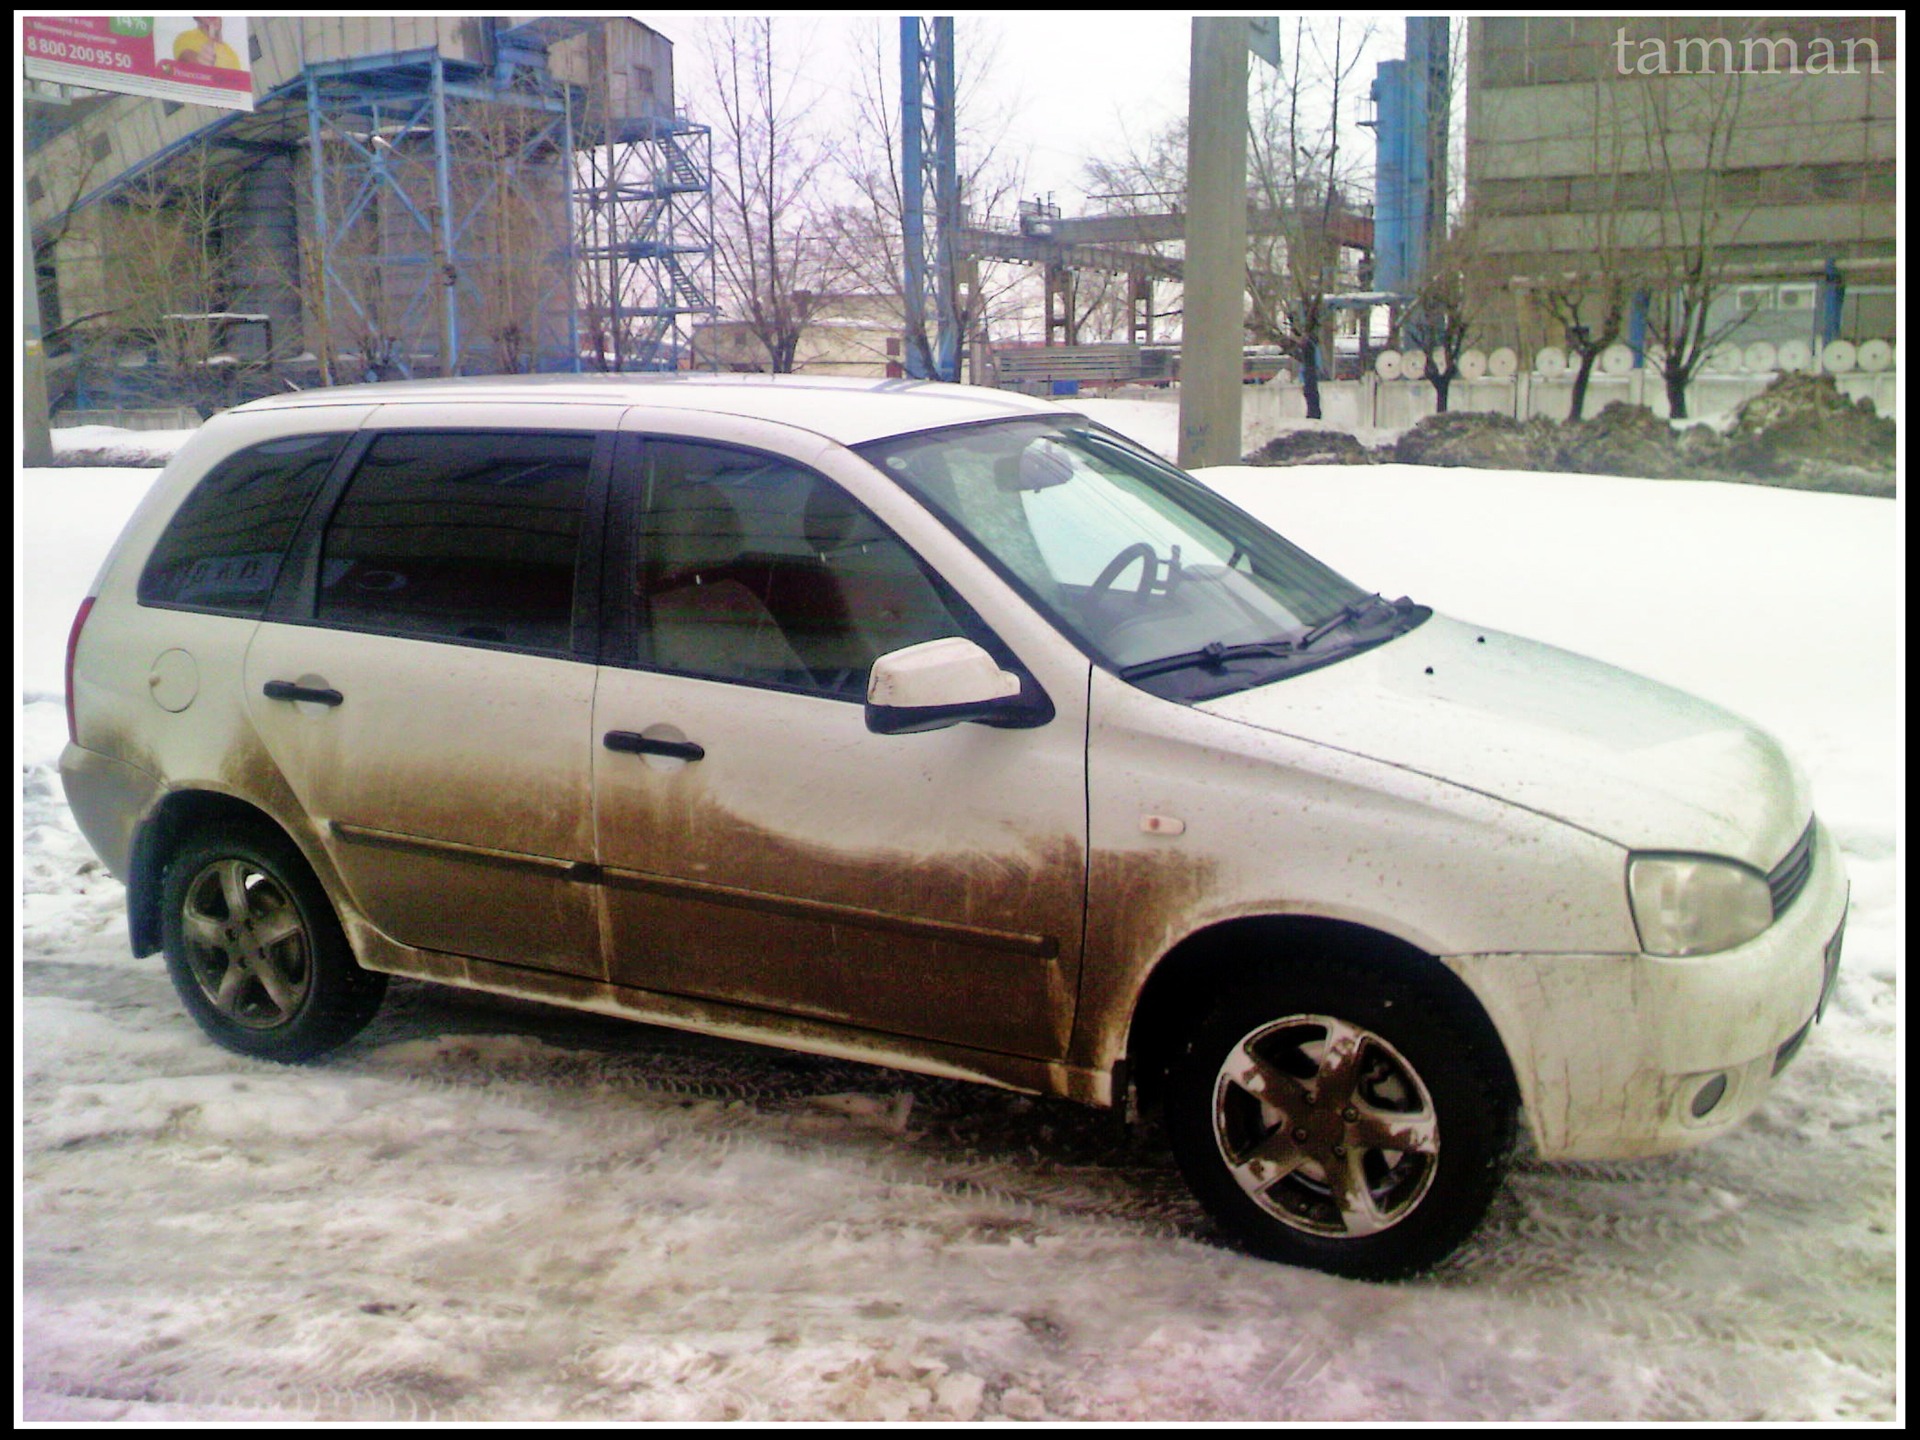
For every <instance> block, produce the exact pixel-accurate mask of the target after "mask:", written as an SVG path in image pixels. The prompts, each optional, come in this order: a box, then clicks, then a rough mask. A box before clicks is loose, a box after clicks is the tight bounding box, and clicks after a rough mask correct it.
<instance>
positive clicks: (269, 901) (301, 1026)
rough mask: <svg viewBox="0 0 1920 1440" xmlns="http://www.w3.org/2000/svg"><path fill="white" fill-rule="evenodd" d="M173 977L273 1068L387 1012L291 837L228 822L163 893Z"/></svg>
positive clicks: (381, 984) (183, 853) (168, 879)
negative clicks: (276, 1062) (271, 1062)
mask: <svg viewBox="0 0 1920 1440" xmlns="http://www.w3.org/2000/svg"><path fill="white" fill-rule="evenodd" d="M160 904H161V912H160V913H161V926H162V934H163V938H164V940H165V943H166V953H167V970H168V973H169V974H170V975H171V976H172V979H173V986H174V989H175V990H176V991H177V992H178V993H179V995H180V999H181V1001H182V1003H183V1004H185V1006H186V1008H187V1013H188V1014H190V1015H192V1016H193V1018H194V1020H195V1021H196V1022H198V1024H199V1026H200V1028H201V1029H202V1030H204V1031H206V1032H207V1034H208V1035H209V1036H210V1037H212V1038H213V1039H214V1040H216V1041H218V1042H219V1043H220V1044H222V1045H224V1046H226V1047H227V1048H228V1049H229V1050H237V1051H239V1052H240V1053H241V1054H243V1055H252V1056H255V1057H257V1058H260V1059H263V1060H282V1061H299V1060H310V1059H313V1058H314V1057H316V1056H319V1055H323V1054H325V1053H326V1052H327V1051H329V1050H332V1049H334V1048H335V1047H336V1046H339V1045H341V1044H343V1043H345V1042H346V1041H347V1040H349V1039H351V1038H352V1037H353V1036H354V1035H356V1034H357V1033H359V1031H360V1030H361V1028H362V1027H363V1026H365V1025H366V1023H367V1021H369V1020H371V1019H372V1018H373V1015H374V1012H375V1011H376V1010H378V1009H379V1008H380V1001H381V998H382V997H383V996H384V995H385V993H386V986H387V977H386V976H384V975H380V974H376V973H374V972H372V971H369V970H363V969H361V968H360V964H359V962H358V961H357V960H355V959H354V957H353V951H352V949H351V947H350V946H349V945H348V944H347V938H346V935H345V934H344V933H343V932H342V931H341V929H340V922H339V920H338V918H337V917H336V916H335V915H334V912H333V906H332V905H331V904H330V903H329V902H328V900H327V897H326V893H325V891H323V890H322V889H321V887H320V882H319V881H318V880H316V879H315V878H314V876H313V872H312V870H310V869H309V868H308V866H307V863H306V861H305V860H304V859H303V858H301V856H300V853H299V852H298V851H297V850H295V849H294V848H293V846H292V844H291V843H290V842H288V841H287V840H286V839H285V838H284V837H283V836H280V835H278V834H275V833H273V832H271V831H269V830H267V829H266V828H265V827H255V826H247V825H232V824H228V825H221V826H217V827H214V828H211V829H208V830H203V831H200V832H198V833H196V834H194V835H191V836H189V837H188V838H187V839H186V841H185V842H184V843H183V844H182V845H181V847H180V848H179V849H178V850H177V851H176V852H175V853H174V855H173V857H172V858H171V860H170V861H169V862H168V865H167V870H166V874H165V877H164V878H163V879H162V881H161V892H160Z"/></svg>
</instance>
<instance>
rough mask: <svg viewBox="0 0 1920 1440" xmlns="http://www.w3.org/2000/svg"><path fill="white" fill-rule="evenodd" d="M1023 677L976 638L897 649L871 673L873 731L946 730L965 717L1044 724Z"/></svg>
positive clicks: (869, 718) (869, 692)
mask: <svg viewBox="0 0 1920 1440" xmlns="http://www.w3.org/2000/svg"><path fill="white" fill-rule="evenodd" d="M1023 690H1024V686H1023V684H1022V681H1021V679H1020V677H1019V676H1018V675H1016V674H1014V673H1013V672H1012V671H1010V670H1002V669H1001V668H1000V666H999V664H998V663H997V662H996V661H995V660H994V658H993V657H992V656H991V655H989V654H988V653H987V652H986V651H985V650H982V649H981V648H980V647H979V646H978V645H976V644H974V643H973V641H971V640H965V639H962V638H961V637H959V636H957V635H952V636H948V637H947V638H946V639H944V640H928V641H926V642H925V643H924V644H920V645H909V646H907V647H906V648H905V649H903V650H893V651H890V652H888V653H887V654H885V655H882V656H881V657H880V658H879V659H878V660H876V661H874V662H873V669H872V671H871V672H870V673H869V675H868V677H867V729H869V730H871V731H873V732H874V733H875V734H876V735H912V734H916V733H918V732H920V731H922V730H944V729H945V728H946V727H947V726H949V725H958V724H959V723H960V722H961V721H963V720H986V721H999V722H1000V723H1002V724H1007V723H1011V724H1016V725H1017V724H1022V723H1026V724H1043V723H1045V719H1046V718H1049V717H1050V714H1051V709H1052V707H1051V706H1047V707H1046V709H1047V711H1048V716H1040V715H1038V714H1037V713H1036V712H1035V707H1034V706H1033V705H1032V704H1031V703H1030V702H1029V701H1027V700H1026V699H1025V698H1023Z"/></svg>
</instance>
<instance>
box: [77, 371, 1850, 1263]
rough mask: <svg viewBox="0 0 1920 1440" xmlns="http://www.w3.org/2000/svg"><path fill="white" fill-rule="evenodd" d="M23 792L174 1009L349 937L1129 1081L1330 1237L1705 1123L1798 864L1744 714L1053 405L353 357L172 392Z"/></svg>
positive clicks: (1804, 993)
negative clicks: (1313, 541)
mask: <svg viewBox="0 0 1920 1440" xmlns="http://www.w3.org/2000/svg"><path fill="white" fill-rule="evenodd" d="M68 670H69V676H68V694H69V696H70V706H71V724H72V743H71V744H70V745H69V746H68V747H67V749H66V752H65V754H64V756H63V758H62V762H61V769H62V774H63V776H64V778H65V783H66V789H67V794H68V796H69V798H70V800H71V802H72V807H73V813H74V816H75V817H76V819H77V820H78V822H79V824H80V826H81V828H82V829H83V830H84V831H85V833H86V835H87V837H88V839H89V840H90V841H91V842H92V844H93V846H94V848H95V849H96V850H97V851H98V852H99V853H100V855H101V857H102V858H103V859H104V860H105V862H106V863H107V865H108V866H109V867H110V868H111V869H112V870H113V872H114V873H115V874H116V875H119V876H121V877H123V878H124V879H125V880H126V882H127V903H128V909H129V912H130V919H131V929H132V943H133V949H134V952H135V953H136V954H139V955H146V954H151V953H152V952H153V951H155V950H157V949H164V950H165V952H166V957H167V964H168V967H169V970H170V972H171V974H172V977H173V981H174V983H175V985H176V987H177V988H178V990H179V993H180V996H181V999H182V1001H183V1002H184V1003H185V1006H186V1008H187V1010H188V1011H189V1012H190V1013H191V1014H192V1016H193V1017H194V1019H195V1020H196V1021H198V1022H199V1024H200V1025H201V1026H202V1027H204V1028H205V1030H206V1031H207V1033H208V1034H209V1035H210V1036H211V1037H212V1038H213V1039H214V1040H216V1041H218V1042H219V1043H221V1044H223V1045H226V1046H229V1047H231V1048H233V1049H235V1050H238V1051H240V1052H242V1053H244V1054H247V1055H253V1056H259V1057H263V1058H267V1059H273V1060H283V1061H297V1060H305V1059H308V1058H310V1057H313V1056H317V1055H319V1054H321V1053H323V1052H325V1051H327V1050H330V1049H332V1048H333V1047H335V1046H338V1045H340V1044H341V1043H343V1042H344V1041H346V1040H348V1039H349V1038H350V1037H352V1036H353V1035H354V1034H355V1033H356V1032H357V1031H358V1030H359V1029H360V1028H361V1027H362V1026H363V1025H364V1024H365V1023H366V1022H367V1020H368V1019H369V1018H370V1017H371V1016H372V1014H373V1013H374V1011H375V1009H376V1008H377V1007H378V1005H379V1003H380V999H381V995H382V992H383V990H384V987H385V985H386V977H387V976H388V975H407V976H413V977H417V978H420V979H425V980H432V981H438V982H441V983H444V984H449V985H457V986H464V987H469V988H473V989H478V990H487V991H494V992H497V993H501V994H509V995H519V996H528V997H533V998H536V999H540V1000H545V1001H550V1002H553V1003H555V1004H560V1005H570V1006H576V1007H579V1008H581V1009H587V1010H594V1011H599V1012H603V1013H607V1014H616V1015H624V1016H631V1017H633V1018H635V1019H638V1020H645V1021H649V1022H652V1023H655V1024H661V1025H670V1026H680V1027H684V1028H687V1029H692V1030H700V1031H705V1032H709V1033H713V1034H719V1035H730V1036H739V1037H743V1038H750V1039H753V1040H758V1041H762V1042H765V1043H771V1044H776V1045H783V1046H788V1047H791V1048H793V1049H797V1050H806V1051H813V1052H816V1053H821V1054H829V1055H838V1056H851V1057H857V1058H860V1059H865V1060H871V1061H877V1062H880V1063H884V1064H888V1065H894V1066H899V1067H901V1068H904V1069H909V1070H917V1071H923V1072H927V1073H931V1074H939V1075H947V1076H959V1077H963V1078H966V1079H971V1080H978V1081H983V1082H987V1083H991V1084H996V1085H1002V1086H1011V1087H1014V1088H1017V1089H1021V1090H1026V1091H1032V1092H1038V1093H1042V1094H1047V1095H1056V1096H1067V1097H1070V1098H1072V1099H1075V1100H1079V1101H1083V1102H1086V1103H1088V1104H1090V1105H1096V1106H1114V1105H1125V1106H1128V1107H1129V1109H1130V1110H1131V1108H1132V1107H1133V1106H1134V1105H1135V1104H1136V1103H1138V1104H1144V1105H1147V1106H1151V1107H1156V1108H1157V1109H1159V1110H1160V1112H1161V1113H1162V1114H1163V1115H1164V1118H1165V1124H1166V1127H1167V1132H1168V1134H1169V1136H1170V1138H1171V1141H1172V1143H1173V1146H1174V1149H1175V1152H1176V1154H1177V1156H1178V1159H1179V1162H1180V1165H1181V1167H1182V1170H1183V1171H1184V1173H1185V1174H1186V1176H1187V1178H1188V1180H1189V1182H1190V1183H1191V1185H1192V1187H1193V1189H1194V1191H1195V1192H1196V1193H1197V1194H1198V1195H1199V1197H1200V1198H1201V1199H1202V1200H1203V1201H1204V1202H1205V1203H1206V1205H1207V1206H1208V1207H1209V1208H1210V1209H1211V1211H1212V1212H1213V1213H1214V1215H1215V1216H1216V1217H1217V1218H1218V1220H1219V1221H1220V1222H1221V1223H1222V1225H1223V1226H1224V1227H1225V1228H1227V1229H1228V1230H1229V1231H1230V1232H1231V1233H1233V1234H1234V1235H1235V1236H1237V1237H1238V1238H1239V1239H1240V1241H1241V1242H1243V1243H1244V1244H1246V1245H1247V1246H1248V1247H1249V1248H1251V1249H1253V1250H1254V1251H1256V1252H1258V1253H1260V1254H1263V1255H1267V1256H1271V1257H1273V1258H1276V1259H1280V1260H1284V1261H1288V1262H1292V1263H1296V1264H1302V1265H1311V1266H1317V1267H1319V1268H1322V1269H1326V1270H1331V1271H1334V1272H1337V1273H1341V1274H1347V1275H1356V1276H1368V1277H1383V1276H1392V1275H1400V1274H1405V1273H1408V1272H1410V1271H1414V1270H1417V1269H1420V1268H1422V1267H1424V1266H1428V1265H1431V1264H1432V1263H1433V1262H1435V1261H1436V1260H1438V1259H1440V1258H1441V1257H1443V1256H1444V1255H1446V1254H1447V1253H1448V1252H1449V1251H1451V1250H1452V1249H1453V1248H1454V1247H1455V1246H1456V1245H1457V1244H1458V1243H1459V1242H1460V1241H1461V1240H1462V1239H1463V1238H1465V1237H1466V1236H1467V1235H1468V1234H1469V1233H1470V1232H1471V1231H1472V1230H1473V1229H1474V1227H1475V1226H1476V1225H1477V1224H1478V1223H1479V1221H1480V1219H1481V1217H1482V1215H1483V1214H1484V1212H1485V1210H1486V1207H1487V1205H1488V1203H1489V1201H1490V1199H1491V1198H1492V1196H1493V1194H1494V1193H1495V1191H1496V1189H1497V1187H1498V1185H1499V1183H1500V1179H1501V1175H1502V1172H1503V1167H1504V1165H1505V1163H1506V1160H1507V1156H1508V1154H1509V1151H1510V1149H1511V1147H1512V1145H1513V1142H1514V1138H1515V1134H1516V1129H1517V1126H1518V1124H1519V1123H1520V1120H1521V1118H1522V1116H1524V1119H1525V1121H1526V1123H1527V1125H1528V1127H1529V1129H1530V1131H1531V1135H1532V1139H1533V1144H1534V1146H1535V1147H1536V1149H1537V1150H1538V1152H1539V1153H1540V1154H1541V1155H1542V1156H1544V1157H1547V1158H1562V1157H1565V1158H1593V1157H1608V1156H1633V1155H1649V1154H1654V1153H1657V1152H1660V1151H1665V1150H1670V1149H1673V1148H1676V1147H1679V1146H1683V1145H1689V1144H1693V1143H1695V1142H1698V1141H1701V1140H1704V1139H1707V1138H1709V1137H1711V1136H1713V1135H1715V1134H1717V1133H1719V1132H1721V1131H1723V1130H1725V1129H1727V1128H1728V1127H1729V1126H1731V1125H1733V1124H1735V1123H1736V1122H1738V1121H1739V1120H1740V1119H1741V1118H1742V1117H1743V1116H1745V1115H1747V1114H1748V1113H1749V1112H1751V1111H1752V1110H1753V1109H1754V1107H1755V1106H1756V1105H1758V1104H1759V1103H1760V1101H1761V1099H1762V1098H1763V1097H1764V1095H1765V1094H1766V1091H1767V1089H1768V1086H1769V1083H1770V1081H1771V1080H1772V1078H1773V1077H1774V1076H1775V1075H1777V1074H1778V1073H1779V1072H1780V1070H1781V1068H1782V1067H1783V1066H1785V1065H1786V1064H1787V1062H1788V1061H1789V1060H1790V1059H1791V1058H1792V1057H1793V1055H1794V1053H1795V1051H1796V1050H1797V1049H1798V1048H1799V1046H1800V1045H1801V1043H1802V1041H1803V1040H1804V1039H1805V1037H1806V1035H1807V1032H1808V1029H1809V1027H1810V1026H1811V1025H1812V1024H1813V1023H1814V1021H1815V1020H1816V1019H1817V1018H1818V1016H1819V1013H1820V1011H1821V1010H1822V1008H1823V1006H1824V1005H1825V1002H1826V999H1827V996H1828V994H1829V993H1830V991H1831V989H1832V986H1833V981H1834V974H1835V970H1836V967H1837V965H1838V961H1839V951H1840V929H1841V922H1842V918H1843V916H1844V913H1845V908H1846V894H1847V888H1846V880H1845V877H1844V874H1843V871H1842V868H1841V865H1840V863H1839V860H1838V857H1837V855H1836V852H1835V849H1834V846H1833V843H1832V842H1831V840H1830V839H1829V838H1828V836H1827V834H1826V832H1825V831H1823V830H1822V829H1821V827H1820V825H1819V824H1818V823H1817V822H1816V821H1815V819H1814V818H1813V813H1812V808H1811V803H1810V800H1809V796H1808V792H1807V786H1806V783H1805V780H1804V779H1803V777H1802V775H1801V773H1800V772H1799V771H1798V770H1797V769H1796V768H1795V767H1794V766H1793V765H1792V763H1791V762H1790V761H1789V760H1788V759H1787V758H1786V757H1785V756H1784V755H1783V754H1782V753H1781V751H1780V748H1779V747H1778V746H1777V745H1776V744H1775V743H1774V741H1773V740H1772V739H1770V738H1769V737H1768V736H1766V735H1765V734H1763V733H1761V732H1760V731H1758V730H1756V729H1755V728H1754V727H1753V726H1751V725H1749V724H1747V723H1745V722H1743V721H1741V720H1739V719H1738V718H1736V717H1734V716H1732V715H1730V714H1727V713H1726V712H1724V711H1722V710H1719V709H1717V708H1715V707H1714V706H1711V705H1708V704H1705V703H1703V702H1701V701H1698V700H1694V699H1691V698H1689V697H1688V696H1686V695H1683V694H1679V693H1677V692H1675V691H1673V690H1670V689H1666V688H1664V687H1662V686H1660V685H1656V684H1654V683H1652V682H1650V681H1647V680H1644V679H1641V678H1639V677H1637V676H1634V675H1630V674H1627V673H1624V672H1622V671H1619V670H1615V669H1612V668H1610V667H1608V666H1605V665H1601V664H1598V663H1596V662H1593V661H1590V660H1585V659H1582V658H1580V657H1578V656H1575V655H1571V654H1568V653H1566V652H1564V651H1560V650H1556V649H1552V648H1550V647H1548V646H1545V645H1539V644H1535V643H1533V642H1531V641H1527V640H1521V639H1517V638H1514V637H1513V636H1509V635H1504V634H1499V633H1496V632H1494V631H1490V630H1486V629H1483V628H1481V627H1477V626H1472V625H1467V624H1463V623H1460V622H1457V621H1454V620H1450V619H1447V618H1445V617H1443V616H1440V615H1436V614H1434V613H1433V612H1432V611H1431V610H1429V609H1428V608H1427V607H1425V606H1423V605H1419V604H1416V603H1415V602H1413V601H1412V600H1408V599H1400V600H1385V599H1382V598H1381V597H1380V596H1378V595H1373V594H1368V593H1366V592H1364V591H1362V590H1360V589H1359V588H1357V587H1356V586H1354V585H1352V584H1350V583H1349V582H1348V581H1346V580H1345V579H1342V578H1341V577H1340V576H1339V575H1336V574H1334V573H1333V572H1332V571H1330V570H1329V569H1327V567H1325V566H1324V565H1321V564H1320V563H1318V562H1317V561H1315V560H1314V559H1312V558H1311V557H1310V556H1308V555H1306V554H1303V553H1302V552H1301V551H1300V550H1298V549H1297V548H1295V547H1294V546H1293V545H1291V544H1289V543H1288V542H1287V541H1285V540H1283V539H1282V538H1281V537H1280V536H1278V535H1276V534H1274V533H1273V532H1272V531H1271V530H1269V529H1268V528H1266V526H1264V525H1262V524H1260V523H1259V522H1258V521H1256V520H1254V519H1252V518H1250V517H1249V516H1248V515H1246V514H1245V513H1244V512H1242V511H1240V510H1238V509H1236V508H1235V507H1234V506H1232V505H1230V504H1228V503H1227V502H1226V501H1225V500H1223V499H1221V498H1220V497H1219V496H1218V495H1216V494H1215V493H1214V492H1213V491H1211V490H1209V489H1208V488H1207V487H1206V486H1204V485H1202V484H1200V483H1198V482H1197V481H1195V480H1193V479H1192V478H1191V477H1189V476H1187V475H1185V474H1183V473H1182V472H1181V471H1179V470H1177V469H1175V468H1174V467H1172V466H1170V465H1168V464H1167V463H1166V462H1165V461H1163V460H1161V459H1159V458H1157V457H1156V456H1154V455H1152V454H1151V453H1149V452H1147V451H1145V450H1143V449H1141V448H1140V447H1139V446H1137V445H1135V444H1133V443H1132V442H1130V441H1128V440H1126V439H1124V438H1122V437H1121V436H1119V435H1117V434H1115V433H1113V432H1112V431H1110V430H1107V429H1105V428H1103V427H1101V426H1099V425H1097V424H1094V423H1092V422H1090V421H1089V420H1087V419H1085V418H1083V417H1081V416H1078V415H1075V414H1072V413H1067V412H1065V411H1063V410H1062V409H1061V408H1059V407H1058V406H1056V405H1054V404H1052V403H1049V402H1045V401H1038V400H1027V399H1023V398H1020V397H1017V396H1012V395H1008V394H1004V393H1000V392H994V391H986V390H975V389H969V388H964V387H959V386H948V385H934V384H920V383H912V382H899V381H890V382H885V383H881V382H868V381H829V380H816V379H805V378H793V377H783V378H780V379H773V380H770V379H764V378H759V377H740V376H685V377H664V378H660V379H657V380H648V379H637V378H634V377H614V376H604V377H602V376H595V377H573V376H566V377H544V378H540V379H510V380H507V379H493V380H465V381H448V382H422V383H413V384H400V385H379V386H361V387H349V388H344V389H338V390H326V391H319V392H311V393H306V394H301V395H293V396H282V397H279V398H276V399H272V400H265V401H260V402H257V403H254V404H250V405H243V406H241V407H240V408H238V409H236V410H232V411H229V412H227V413H225V414H223V415H220V416H218V417H217V418H215V419H213V420H211V421H209V422H208V423H207V424H206V426H205V427H204V428H203V429H201V430H200V431H199V433H198V434H197V435H196V436H195V437H194V438H193V440H192V441H191V442H190V443H189V444H187V445H186V446H185V447H184V448H183V449H182V450H181V451H180V452H179V454H178V455H177V456H176V457H175V459H174V460H173V462H172V463H171V464H170V465H169V466H168V467H167V469H166V471H165V473H164V474H163V475H162V476H161V477H160V479H159V480H158V482H157V483H156V484H155V486H154V488H153V490H152V492H151V494H149V496H148V497H147V499H146V501H145V502H144V503H143V504H142V505H141V507H140V509H139V510H138V512H137V513H136V514H135V515H134V517H133V519H132V520H131V521H130V522H129V524H128V526H127V529H126V532H125V534H124V535H122V537H121V539H120V542H119V544H118V545H117V546H116V547H115V549H114V552H113V554H112V555H111V557H110V558H109V559H108V561H107V563H106V566H105V567H104V569H103V570H102V572H101V574H100V577H99V579H98V581H97V583H96V584H95V586H94V588H93V592H92V594H91V596H90V598H89V599H88V600H87V601H86V602H85V604H84V605H83V606H82V607H81V610H80V613H79V615H78V617H77V618H76V619H75V622H74V628H73V636H72V641H71V644H70V646H69V659H68Z"/></svg>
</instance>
